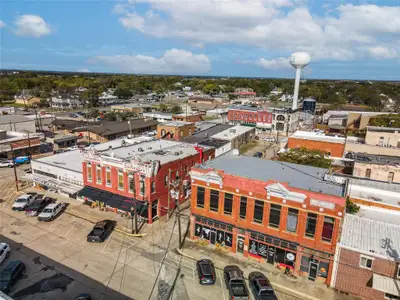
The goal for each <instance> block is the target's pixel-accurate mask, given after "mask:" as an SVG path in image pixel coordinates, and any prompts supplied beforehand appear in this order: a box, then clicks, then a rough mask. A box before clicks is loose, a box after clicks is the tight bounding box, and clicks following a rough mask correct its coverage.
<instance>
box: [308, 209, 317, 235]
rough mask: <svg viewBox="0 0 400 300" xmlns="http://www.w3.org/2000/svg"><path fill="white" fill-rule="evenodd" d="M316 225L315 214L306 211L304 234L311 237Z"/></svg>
mask: <svg viewBox="0 0 400 300" xmlns="http://www.w3.org/2000/svg"><path fill="white" fill-rule="evenodd" d="M316 227H317V214H313V213H308V215H307V223H306V236H308V237H311V238H313V237H314V236H315V229H316Z"/></svg>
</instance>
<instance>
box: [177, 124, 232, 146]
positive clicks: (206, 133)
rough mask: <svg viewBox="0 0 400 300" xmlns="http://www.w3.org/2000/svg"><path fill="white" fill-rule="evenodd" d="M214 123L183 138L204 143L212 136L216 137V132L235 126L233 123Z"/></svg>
mask: <svg viewBox="0 0 400 300" xmlns="http://www.w3.org/2000/svg"><path fill="white" fill-rule="evenodd" d="M213 124H214V126H212V127H209V128H207V129H204V130H202V131H197V132H196V133H195V134H192V135H191V136H189V137H187V138H185V139H183V141H184V142H186V143H191V144H196V143H197V144H203V142H205V141H207V140H209V139H210V138H211V137H213V138H214V136H215V135H216V134H218V133H220V132H223V131H225V130H227V129H229V128H232V127H233V126H232V125H228V124H218V123H213ZM196 126H197V125H196ZM225 144H226V142H225Z"/></svg>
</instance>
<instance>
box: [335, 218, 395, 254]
mask: <svg viewBox="0 0 400 300" xmlns="http://www.w3.org/2000/svg"><path fill="white" fill-rule="evenodd" d="M340 245H341V246H342V247H344V248H348V249H352V250H355V251H359V252H363V253H365V254H367V255H368V254H369V255H371V256H380V257H383V258H386V259H389V260H394V259H399V253H400V226H399V225H395V224H390V223H386V222H381V221H377V220H373V219H369V218H363V217H358V216H355V215H350V214H347V215H346V216H345V218H344V223H343V227H342V236H341V240H340Z"/></svg>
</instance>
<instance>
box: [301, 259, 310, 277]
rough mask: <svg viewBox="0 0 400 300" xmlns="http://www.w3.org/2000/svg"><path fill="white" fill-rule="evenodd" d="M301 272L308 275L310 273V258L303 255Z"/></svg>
mask: <svg viewBox="0 0 400 300" xmlns="http://www.w3.org/2000/svg"><path fill="white" fill-rule="evenodd" d="M300 270H301V271H303V272H307V273H308V272H309V271H310V258H309V257H308V256H304V255H303V256H302V257H301V262H300Z"/></svg>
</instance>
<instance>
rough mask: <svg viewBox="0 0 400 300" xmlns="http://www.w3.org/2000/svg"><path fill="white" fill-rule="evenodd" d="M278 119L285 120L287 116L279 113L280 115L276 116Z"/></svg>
mask: <svg viewBox="0 0 400 300" xmlns="http://www.w3.org/2000/svg"><path fill="white" fill-rule="evenodd" d="M276 120H277V121H285V116H283V115H279V116H277V117H276Z"/></svg>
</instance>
